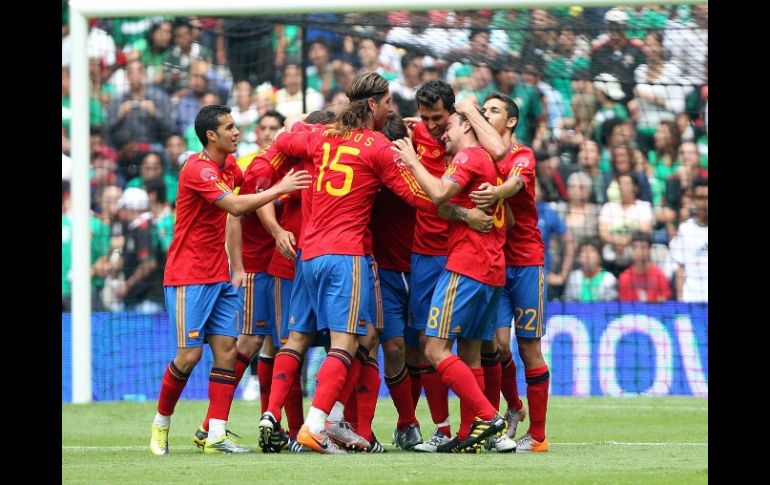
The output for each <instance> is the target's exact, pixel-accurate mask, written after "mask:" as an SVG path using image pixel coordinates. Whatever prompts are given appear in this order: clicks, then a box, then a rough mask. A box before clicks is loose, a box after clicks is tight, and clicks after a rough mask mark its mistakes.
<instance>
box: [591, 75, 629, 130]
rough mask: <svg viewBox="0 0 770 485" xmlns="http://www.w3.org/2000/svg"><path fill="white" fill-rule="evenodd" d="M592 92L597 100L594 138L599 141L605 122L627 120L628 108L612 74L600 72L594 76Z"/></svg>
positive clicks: (621, 90) (618, 84)
mask: <svg viewBox="0 0 770 485" xmlns="http://www.w3.org/2000/svg"><path fill="white" fill-rule="evenodd" d="M595 79H596V80H595V81H594V92H595V93H596V98H597V99H598V100H599V109H598V111H596V114H595V115H594V122H593V125H594V139H595V140H596V141H599V142H601V141H602V137H603V134H604V132H605V129H604V125H605V122H607V121H610V120H627V119H628V118H629V114H628V110H626V107H625V106H623V103H621V100H622V99H623V96H625V94H624V93H623V89H622V88H621V86H620V83H619V82H618V80H617V78H616V77H615V76H613V75H612V74H607V73H602V74H599V75H598V76H596V78H595Z"/></svg>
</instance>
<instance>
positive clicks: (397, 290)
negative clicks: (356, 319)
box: [379, 269, 409, 342]
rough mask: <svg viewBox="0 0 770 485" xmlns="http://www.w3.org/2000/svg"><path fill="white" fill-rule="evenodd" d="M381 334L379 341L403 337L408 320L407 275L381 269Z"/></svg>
mask: <svg viewBox="0 0 770 485" xmlns="http://www.w3.org/2000/svg"><path fill="white" fill-rule="evenodd" d="M379 273H380V291H381V292H382V323H383V325H382V327H383V328H382V333H381V334H380V341H381V342H385V341H387V340H390V339H392V338H394V337H403V336H404V328H405V327H406V322H407V320H408V319H409V283H408V281H409V279H408V278H409V273H402V272H400V271H393V270H389V269H381V270H380V271H379Z"/></svg>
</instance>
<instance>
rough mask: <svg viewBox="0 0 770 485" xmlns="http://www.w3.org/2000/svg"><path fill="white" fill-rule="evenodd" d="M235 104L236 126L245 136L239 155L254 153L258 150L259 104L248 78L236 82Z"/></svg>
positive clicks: (232, 113)
mask: <svg viewBox="0 0 770 485" xmlns="http://www.w3.org/2000/svg"><path fill="white" fill-rule="evenodd" d="M233 94H234V97H235V106H230V108H231V109H232V111H231V112H230V114H231V115H233V120H234V121H235V126H237V127H238V131H240V132H241V136H242V137H243V138H242V139H241V141H240V143H238V151H237V152H236V156H237V157H241V156H243V155H246V154H247V153H254V152H255V151H257V132H256V128H257V120H258V119H259V112H258V111H257V104H256V103H255V102H254V96H253V89H252V86H251V83H250V82H249V81H247V80H245V79H244V80H243V81H238V82H237V83H235V89H234V93H233Z"/></svg>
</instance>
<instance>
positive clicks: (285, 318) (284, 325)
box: [268, 276, 294, 347]
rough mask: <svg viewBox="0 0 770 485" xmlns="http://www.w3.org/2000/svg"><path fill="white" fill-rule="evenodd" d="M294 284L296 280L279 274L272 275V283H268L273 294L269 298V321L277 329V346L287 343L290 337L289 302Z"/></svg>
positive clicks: (275, 333) (274, 342)
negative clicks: (280, 276)
mask: <svg viewBox="0 0 770 485" xmlns="http://www.w3.org/2000/svg"><path fill="white" fill-rule="evenodd" d="M293 284H294V280H288V279H286V278H279V277H277V276H271V277H270V283H269V284H268V288H269V289H270V294H271V295H273V297H272V298H270V299H269V300H268V306H269V307H270V309H269V311H268V313H269V315H268V323H269V324H270V325H272V326H273V328H274V329H275V332H274V333H273V345H274V346H276V347H280V346H281V345H282V344H285V343H286V339H288V338H289V325H288V323H289V303H290V302H291V287H292V285H293Z"/></svg>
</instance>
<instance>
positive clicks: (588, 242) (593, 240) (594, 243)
mask: <svg viewBox="0 0 770 485" xmlns="http://www.w3.org/2000/svg"><path fill="white" fill-rule="evenodd" d="M586 246H591V247H592V248H594V249H596V252H597V253H599V258H601V256H602V243H601V242H600V241H599V239H597V238H593V237H592V238H589V239H586V240H585V241H583V242H582V243H580V246H578V249H577V254H580V251H582V250H583V248H584V247H586Z"/></svg>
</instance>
